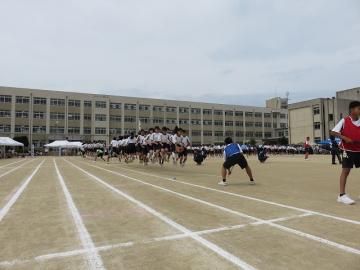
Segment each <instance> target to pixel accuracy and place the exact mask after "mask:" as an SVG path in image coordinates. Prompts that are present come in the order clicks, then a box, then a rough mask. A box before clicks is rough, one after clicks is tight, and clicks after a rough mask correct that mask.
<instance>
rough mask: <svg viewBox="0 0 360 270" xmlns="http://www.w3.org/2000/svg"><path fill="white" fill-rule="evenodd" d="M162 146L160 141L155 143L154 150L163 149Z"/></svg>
mask: <svg viewBox="0 0 360 270" xmlns="http://www.w3.org/2000/svg"><path fill="white" fill-rule="evenodd" d="M161 148H162V146H161V144H160V143H159V144H153V150H154V151H157V150H161Z"/></svg>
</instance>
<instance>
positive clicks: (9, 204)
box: [0, 160, 45, 222]
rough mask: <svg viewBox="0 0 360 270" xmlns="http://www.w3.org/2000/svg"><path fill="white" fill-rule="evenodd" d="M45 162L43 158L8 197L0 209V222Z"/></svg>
mask: <svg viewBox="0 0 360 270" xmlns="http://www.w3.org/2000/svg"><path fill="white" fill-rule="evenodd" d="M44 162H45V160H43V161H42V162H41V163H40V164H39V165H38V166H37V167H36V168H35V170H34V171H33V172H32V173H31V174H30V175H29V176H28V177H27V178H26V179H25V180H24V183H23V184H22V185H21V186H20V187H19V188H18V189H17V190H16V192H15V193H14V195H12V197H11V198H10V200H9V201H8V202H7V203H6V204H5V206H4V207H3V208H1V209H0V222H1V221H2V220H3V218H4V217H5V216H6V214H7V213H8V212H9V210H10V208H11V207H12V206H13V205H14V204H15V203H16V201H17V199H18V198H19V197H20V195H21V194H22V193H23V191H24V190H25V188H26V187H27V185H28V184H29V183H30V181H31V180H32V179H33V177H34V175H35V174H36V173H37V172H38V170H39V168H40V166H41V165H42V164H43V163H44Z"/></svg>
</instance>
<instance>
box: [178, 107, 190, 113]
mask: <svg viewBox="0 0 360 270" xmlns="http://www.w3.org/2000/svg"><path fill="white" fill-rule="evenodd" d="M179 113H189V108H186V107H180V108H179Z"/></svg>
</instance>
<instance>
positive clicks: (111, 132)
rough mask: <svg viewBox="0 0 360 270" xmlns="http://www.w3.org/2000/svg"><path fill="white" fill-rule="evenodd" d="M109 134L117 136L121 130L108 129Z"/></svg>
mask: <svg viewBox="0 0 360 270" xmlns="http://www.w3.org/2000/svg"><path fill="white" fill-rule="evenodd" d="M109 131H110V134H111V135H118V134H121V128H110V130H109Z"/></svg>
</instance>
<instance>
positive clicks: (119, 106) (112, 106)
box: [110, 102, 121, 110]
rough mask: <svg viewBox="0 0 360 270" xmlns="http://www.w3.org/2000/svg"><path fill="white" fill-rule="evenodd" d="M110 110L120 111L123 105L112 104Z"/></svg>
mask: <svg viewBox="0 0 360 270" xmlns="http://www.w3.org/2000/svg"><path fill="white" fill-rule="evenodd" d="M110 109H113V110H120V109H121V103H114V102H112V103H110Z"/></svg>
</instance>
